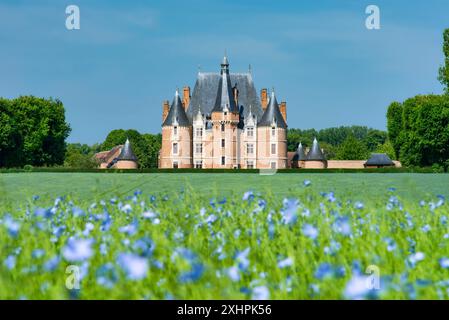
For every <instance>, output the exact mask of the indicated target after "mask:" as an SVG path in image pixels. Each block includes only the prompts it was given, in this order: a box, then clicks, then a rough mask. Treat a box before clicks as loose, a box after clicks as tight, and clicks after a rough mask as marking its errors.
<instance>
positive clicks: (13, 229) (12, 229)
mask: <svg viewBox="0 0 449 320" xmlns="http://www.w3.org/2000/svg"><path fill="white" fill-rule="evenodd" d="M4 225H5V227H6V230H8V234H9V235H10V236H11V237H13V238H16V237H17V236H18V235H19V230H20V223H19V222H18V221H15V220H14V219H13V218H11V217H10V216H6V217H5V221H4Z"/></svg>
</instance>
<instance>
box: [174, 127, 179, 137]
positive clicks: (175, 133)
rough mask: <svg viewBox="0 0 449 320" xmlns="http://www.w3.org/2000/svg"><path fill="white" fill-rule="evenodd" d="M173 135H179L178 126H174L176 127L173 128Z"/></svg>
mask: <svg viewBox="0 0 449 320" xmlns="http://www.w3.org/2000/svg"><path fill="white" fill-rule="evenodd" d="M173 134H174V135H175V136H177V135H178V127H177V126H174V127H173Z"/></svg>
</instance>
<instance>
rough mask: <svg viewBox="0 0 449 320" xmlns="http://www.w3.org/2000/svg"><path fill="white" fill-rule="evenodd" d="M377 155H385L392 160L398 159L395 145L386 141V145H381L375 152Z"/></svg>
mask: <svg viewBox="0 0 449 320" xmlns="http://www.w3.org/2000/svg"><path fill="white" fill-rule="evenodd" d="M375 151H376V153H385V154H386V155H387V156H389V157H390V159H392V160H394V159H396V153H395V151H394V148H393V145H392V144H391V142H390V141H389V140H387V141H385V143H383V144H381V145H379V146H378V147H377V149H376V150H375Z"/></svg>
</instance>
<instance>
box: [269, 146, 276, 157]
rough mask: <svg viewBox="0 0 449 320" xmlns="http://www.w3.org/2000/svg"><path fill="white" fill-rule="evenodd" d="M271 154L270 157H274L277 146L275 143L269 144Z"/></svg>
mask: <svg viewBox="0 0 449 320" xmlns="http://www.w3.org/2000/svg"><path fill="white" fill-rule="evenodd" d="M270 150H271V154H272V155H276V154H277V144H276V143H271V148H270Z"/></svg>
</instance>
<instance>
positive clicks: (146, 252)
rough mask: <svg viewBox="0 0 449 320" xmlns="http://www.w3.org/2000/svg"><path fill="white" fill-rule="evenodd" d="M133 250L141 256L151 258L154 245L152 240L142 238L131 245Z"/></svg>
mask: <svg viewBox="0 0 449 320" xmlns="http://www.w3.org/2000/svg"><path fill="white" fill-rule="evenodd" d="M132 247H133V249H134V250H136V251H137V252H138V253H139V254H140V255H141V256H144V257H151V256H152V255H153V252H154V249H155V247H156V246H155V244H154V242H153V240H151V239H150V238H148V237H143V238H140V239H138V240H136V241H135V242H134V244H133V246H132Z"/></svg>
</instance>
